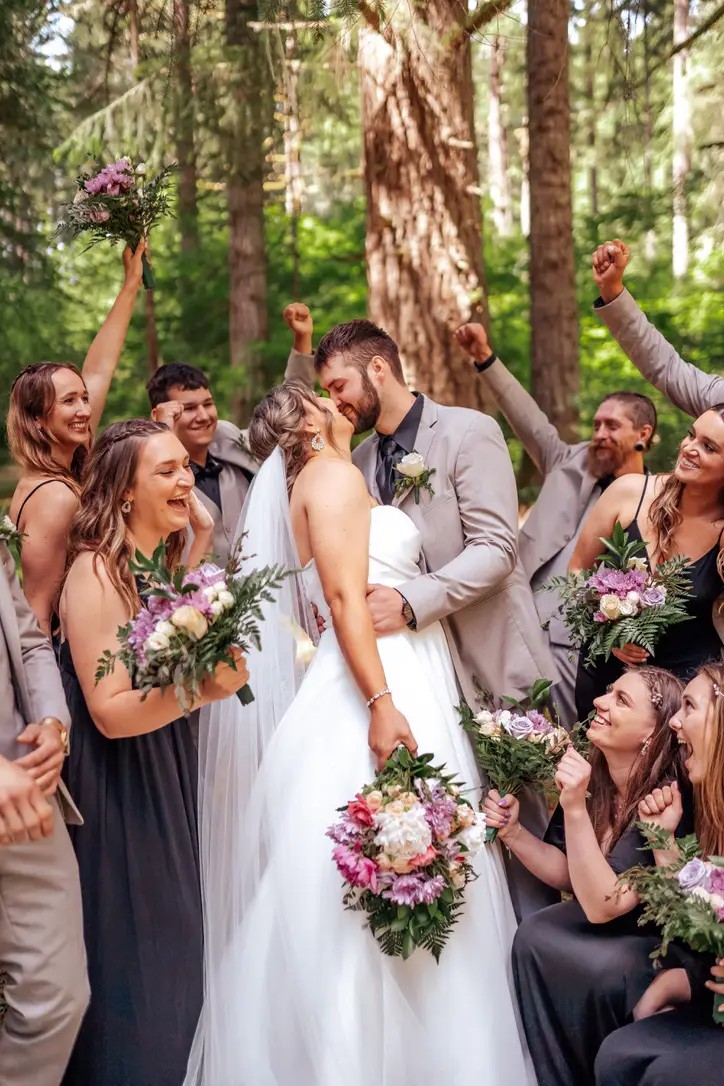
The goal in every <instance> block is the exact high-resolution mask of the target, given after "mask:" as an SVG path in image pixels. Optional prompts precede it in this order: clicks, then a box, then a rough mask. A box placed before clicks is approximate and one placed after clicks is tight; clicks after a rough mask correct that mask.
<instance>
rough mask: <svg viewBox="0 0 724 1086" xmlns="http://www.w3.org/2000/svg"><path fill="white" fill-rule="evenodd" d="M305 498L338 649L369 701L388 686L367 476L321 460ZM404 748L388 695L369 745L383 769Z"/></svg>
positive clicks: (376, 711)
mask: <svg viewBox="0 0 724 1086" xmlns="http://www.w3.org/2000/svg"><path fill="white" fill-rule="evenodd" d="M305 475H306V478H300V480H299V482H298V483H297V486H299V484H300V483H302V484H303V485H304V489H303V491H302V494H301V495H300V497H301V500H302V502H303V506H304V511H305V514H306V519H307V526H308V530H309V543H310V549H311V552H312V555H313V556H314V560H315V562H316V565H317V572H318V573H319V579H320V581H321V583H322V589H323V591H324V597H325V599H326V601H327V604H328V605H329V608H330V610H331V612H332V619H333V622H334V630H335V633H336V635H337V641H338V642H339V647H340V649H341V650H342V654H343V656H344V658H345V660H346V661H347V665H348V667H349V669H350V671H351V672H352V676H353V678H354V680H355V682H356V683H357V686H358V687H359V690H360V692H361V694H362V697H363V698H364V699H365V701H368V700H369V699H370V698H372V697H374V695H375V694H378V693H380V692H381V691H382V690H384V689H386V687H387V680H386V678H385V672H384V669H383V667H382V661H381V660H380V654H379V652H378V649H377V639H376V637H375V633H374V629H373V627H372V618H371V616H370V613H369V611H368V609H367V575H368V569H369V538H370V504H369V495H368V493H367V488H366V487H365V484H364V480H363V478H362V475H361V474H360V472H359V471H358V469H357V468H355V467H354V466H353V465H352V464H349V463H344V462H341V461H326V462H321V461H317V463H316V464H313V465H309V467H308V468H307V469H306V472H305ZM400 743H404V744H405V746H406V747H407V748H408V749H409V750H411V751H414V750H415V749H416V746H417V744H416V743H415V739H414V736H413V735H412V732H411V731H410V727H409V725H408V723H407V721H406V720H405V718H404V716H403V715H402V713H400V712H399V710H397V709H396V708H395V705H394V703H393V701H392V697H391V696H390V695H389V694H388V695H385V696H384V697H381V698H378V699H377V700H376V701H375V702H374V703H373V705H372V707H371V708H370V730H369V744H370V748H371V749H372V751H373V753H374V754H375V756H376V758H377V763H378V765H379V766H382V765H383V764H384V762H385V761H386V759H387V758H388V757H389V756H390V754H392V752H393V751H394V749H395V747H397V746H398V745H399V744H400Z"/></svg>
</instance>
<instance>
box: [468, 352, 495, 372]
mask: <svg viewBox="0 0 724 1086" xmlns="http://www.w3.org/2000/svg"><path fill="white" fill-rule="evenodd" d="M497 361H498V356H497V354H496V353H495V351H493V352H492V354H489V355H488V357H487V358H486V359H485V361H484V362H477V361H475V359H473V365H474V366H475V369H476V370H477V371H478V373H485V371H486V370H487V369H490V367H491V366H492V364H493V362H497Z"/></svg>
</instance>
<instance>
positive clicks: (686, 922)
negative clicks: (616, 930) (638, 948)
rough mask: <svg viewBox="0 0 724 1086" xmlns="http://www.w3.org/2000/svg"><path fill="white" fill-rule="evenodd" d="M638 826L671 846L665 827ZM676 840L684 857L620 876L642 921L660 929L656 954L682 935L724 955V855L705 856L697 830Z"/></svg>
mask: <svg viewBox="0 0 724 1086" xmlns="http://www.w3.org/2000/svg"><path fill="white" fill-rule="evenodd" d="M639 828H640V829H641V831H642V833H643V834H644V836H645V837H646V839H647V840H648V843H649V845H650V846H651V848H655V849H661V850H668V849H670V848H671V844H672V838H671V834H669V833H668V832H667V831H666V830H661V829H659V827H657V826H653V825H651V824H648V823H646V822H642V823H640V824H639ZM676 845H677V846H678V850H679V857H678V859H677V860H676V861H675V862H674V863H671V864H667V865H663V866H648V867H644V866H641V867H633V868H631V869H630V870H629V871H625V872H624V873H623V875H621V876H620V880H619V881H620V883H621V884H622V885H623V886H628V887H631V888H632V889H634V890H635V891H636V893H637V894H638V896H639V899H640V901H641V904H642V906H643V908H642V911H641V916H640V917H639V924H642V925H643V924H648V923H653V924H655V925H656V927H658V928H659V929H660V930H661V936H662V942H661V946H660V947H658V948H657V950H656V951H655V952H654V955H652V956H653V957H660V956H662V955H664V954H665V953H666V951H667V949H668V945H669V943H670V942H671V940H672V939H679V940H681V941H682V942H683V943H686V945H687V946H689V947H691V949H692V950H694V951H696V952H697V953H700V954H711V955H713V956H714V957H716V958H724V856H710V857H709V858H708V859H707V858H705V857H703V856H702V855H701V852H700V849H699V844H698V842H697V839H696V837H695V836H694V835H693V834H692V835H690V836H689V837H682V838H680V839H677V840H676ZM720 1003H721V996H716V997H715V1000H714V1021H715V1022H718V1023H719V1024H720V1025H724V1013H722V1012H720V1011H718V1010H717V1007H718V1005H719V1004H720Z"/></svg>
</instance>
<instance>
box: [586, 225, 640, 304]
mask: <svg viewBox="0 0 724 1086" xmlns="http://www.w3.org/2000/svg"><path fill="white" fill-rule="evenodd" d="M630 259H631V250H630V249H629V247H628V246H627V245H624V243H623V242H622V241H621V239H620V238H615V239H614V240H613V241H606V242H604V244H603V245H599V246H598V248H597V249H596V251H595V253H594V254H593V258H592V261H591V263H592V267H593V278H594V281H595V283H596V286H597V287H598V289H599V290H600V292H601V297H602V298H603V300H604V302H612V301H613V299H614V298H617V297H618V295H619V294H620V293H621V291H622V290H623V273H624V272H625V270H626V266H627V265H628V262H629V260H630Z"/></svg>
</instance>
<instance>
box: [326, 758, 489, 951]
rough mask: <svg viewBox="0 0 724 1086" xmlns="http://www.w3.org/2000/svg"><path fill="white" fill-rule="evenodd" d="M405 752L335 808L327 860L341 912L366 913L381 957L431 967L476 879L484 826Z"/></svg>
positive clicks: (457, 789)
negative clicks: (426, 958) (338, 883)
mask: <svg viewBox="0 0 724 1086" xmlns="http://www.w3.org/2000/svg"><path fill="white" fill-rule="evenodd" d="M432 760H433V755H432V754H422V755H419V756H418V757H413V756H412V755H411V754H410V752H409V751H408V750H406V749H405V748H404V747H401V748H399V749H398V750H396V751H395V753H394V754H393V755H392V757H391V758H389V759H388V761H387V763H386V765H385V767H384V769H382V770H381V771H380V772H379V773H378V774H377V776H376V777H375V779H374V781H373V782H372V784H367V785H365V786H364V788H362V790H361V791H360V792H358V793H357V795H356V796H355V797H354V799H352V800H350V801H349V803H348V804H347V806H346V807H340V811H341V813H342V818H341V819H340V821H339V822H335V824H334V825H333V826H330V827H329V829H328V830H327V836H328V837H331V839H332V841H334V849H333V850H332V858H333V860H334V862H335V863H336V865H337V868H338V870H339V873H340V874H341V876H342V878H343V879H344V883H345V887H346V889H345V891H344V897H343V904H344V906H345V907H346V908H348V909H359V910H362V911H363V912H366V913H367V919H368V925H369V928H370V931H371V932H372V934H373V935H374V937H375V939H376V940H377V942H378V943H379V944H380V947H381V948H382V951H383V952H384V953H385V954H391V955H393V956H396V957H400V956H401V957H403V958H409V957H410V955H411V954H412V952H413V951H414V950H415V948H416V947H423V948H424V949H425V950H429V951H430V953H431V954H432V955H433V957H434V958H435V960H436V961H438V960H439V958H440V954H441V952H442V950H443V947H444V946H445V943H446V942H447V940H448V937H449V935H450V931H451V929H452V927H453V925H454V924H455V922H456V920H457V918H458V915H459V913H460V910H461V909H462V906H463V900H464V896H465V887H466V885H467V884H468V882H470V880H471V879H473V878H475V877H476V876H475V872H474V871H473V868H472V866H471V864H470V860H471V858H472V857H473V856H474V855H475V854H476V853H477V852H479V851H480V849H481V848H482V846H483V839H484V835H485V820H484V818H483V816H482V815H481V814H479V813H478V812H477V811H476V810H475V809H474V807H473V806H472V805H471V804H470V803H469V801H468V800H467V799H465V798H464V796H463V794H462V790H461V785H460V784H458V783H456V781H455V778H454V777H453V776H452V775H450V774H446V773H445V772H444V770H445V766H439V765H438V766H436V765H433V764H432Z"/></svg>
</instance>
